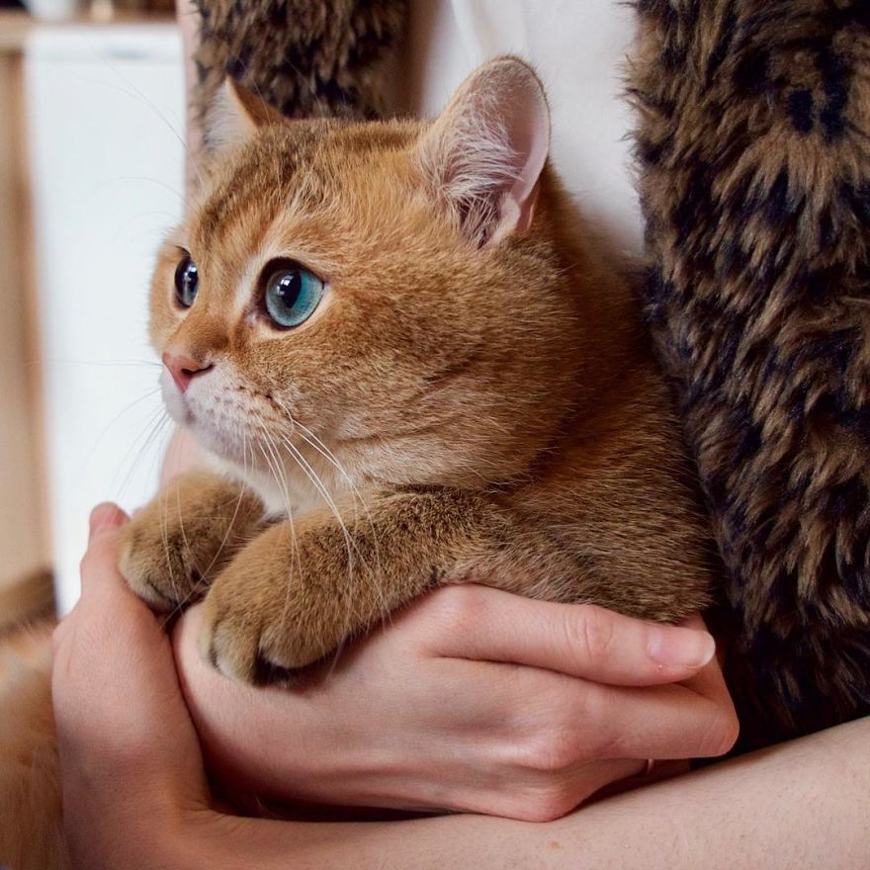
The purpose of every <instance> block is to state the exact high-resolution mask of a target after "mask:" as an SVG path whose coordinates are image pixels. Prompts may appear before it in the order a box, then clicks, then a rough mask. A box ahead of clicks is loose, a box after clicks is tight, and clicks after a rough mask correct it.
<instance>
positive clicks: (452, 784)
mask: <svg viewBox="0 0 870 870" xmlns="http://www.w3.org/2000/svg"><path fill="white" fill-rule="evenodd" d="M696 624H697V626H698V628H703V623H701V622H700V620H697V623H696ZM198 629H199V611H198V608H193V609H192V610H191V611H189V612H188V613H187V614H186V615H185V617H184V618H183V619H182V621H181V622H180V624H179V626H178V627H177V630H176V634H175V653H176V662H177V666H178V671H179V675H180V678H181V684H182V689H183V691H184V693H185V696H186V698H187V702H188V706H189V708H190V710H191V714H192V716H193V718H194V720H195V722H196V724H197V730H198V731H199V734H200V738H201V740H202V743H203V747H204V749H205V751H206V755H207V757H208V759H209V767H210V768H212V769H214V770H216V771H217V772H218V773H219V774H220V775H221V776H222V778H223V779H224V780H225V781H226V782H228V783H230V784H231V786H232V787H235V788H236V789H240V790H242V791H245V792H247V791H254V792H257V793H259V794H260V795H262V796H265V797H269V798H272V799H276V800H282V801H287V802H306V803H309V802H313V803H323V804H332V805H342V806H376V807H388V808H396V809H411V810H428V809H448V810H456V811H471V812H479V813H485V814H489V815H502V816H507V817H511V818H517V819H526V820H546V819H553V818H557V817H559V816H561V815H564V814H565V813H567V812H569V811H570V810H571V809H573V808H574V807H575V806H577V805H578V804H579V803H581V802H582V801H583V800H584V799H586V798H588V797H589V796H590V795H592V794H594V793H595V792H597V791H598V790H599V789H601V788H602V787H604V786H606V785H608V784H611V783H613V782H616V781H619V780H622V779H624V778H626V777H629V776H631V775H633V774H636V773H638V772H640V771H642V770H643V769H645V767H646V759H650V758H654V759H686V758H693V757H700V756H714V755H718V754H721V753H724V752H726V751H727V750H728V749H729V748H730V747H731V746H732V745H733V742H734V740H735V739H736V735H737V720H736V716H735V713H734V708H733V705H732V703H731V700H730V697H729V695H728V691H727V689H726V687H725V684H724V681H723V679H722V675H721V672H720V670H719V667H718V664H717V663H716V661H715V659H714V658H713V640H712V638H711V637H710V636H709V635H708V634H707V633H706V632H703V631H700V630H689V629H686V628H674V627H669V626H653V625H650V624H647V623H644V622H640V621H637V620H632V619H629V618H627V617H623V616H619V615H617V614H614V613H611V612H608V611H606V610H602V609H601V608H596V607H585V606H578V605H559V604H550V603H545V602H537V601H531V600H528V599H524V598H519V597H517V596H514V595H510V594H508V593H505V592H500V591H497V590H493V589H488V588H484V587H480V586H456V587H450V588H447V589H443V590H439V591H437V592H435V593H433V594H431V595H429V596H428V597H426V598H424V599H423V600H421V601H419V602H418V603H416V604H415V605H414V606H412V607H411V608H409V609H407V610H406V611H404V612H402V613H400V614H396V615H394V617H393V620H392V624H391V625H388V626H386V627H384V628H381V629H379V630H376V631H374V632H372V633H371V634H370V635H369V636H368V637H366V638H363V639H362V640H361V641H359V642H358V643H356V644H355V645H353V646H351V647H350V648H348V649H346V650H345V651H344V652H343V653H342V655H341V657H340V658H339V659H338V660H337V662H335V663H334V664H332V665H329V664H327V665H325V666H324V667H323V669H322V671H321V673H320V674H319V675H315V677H314V678H313V679H312V680H311V681H310V682H307V683H305V684H304V685H303V686H301V687H299V688H297V689H294V690H292V691H288V690H285V689H281V688H277V687H273V688H268V689H252V688H249V687H246V686H243V685H240V684H238V683H235V682H233V681H231V680H228V679H226V678H224V677H222V676H221V675H220V674H219V673H218V672H216V671H215V670H214V669H212V668H211V667H209V666H208V665H207V664H205V663H204V662H203V661H202V659H201V658H200V655H199V652H198V648H197V633H198ZM656 644H657V646H656ZM654 649H655V650H656V652H655V653H654V654H653V652H652V651H653V650H654Z"/></svg>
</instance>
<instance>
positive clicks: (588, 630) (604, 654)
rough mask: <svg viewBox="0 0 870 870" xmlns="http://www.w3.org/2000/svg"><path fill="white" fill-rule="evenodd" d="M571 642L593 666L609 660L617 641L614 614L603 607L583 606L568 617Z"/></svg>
mask: <svg viewBox="0 0 870 870" xmlns="http://www.w3.org/2000/svg"><path fill="white" fill-rule="evenodd" d="M568 632H569V638H568V640H569V642H571V643H572V644H573V645H574V647H575V648H578V649H579V651H580V654H581V655H582V656H583V657H584V658H585V659H586V660H587V661H588V662H589V663H590V664H592V665H593V666H594V665H599V664H601V663H603V662H605V661H606V660H607V658H608V657H609V656H610V654H611V652H612V651H613V647H614V644H615V642H616V627H615V624H614V619H613V615H612V614H611V613H608V612H607V611H606V610H604V609H603V608H601V607H594V606H585V605H584V606H582V607H581V608H578V611H577V612H575V613H573V614H571V616H570V617H569V619H568Z"/></svg>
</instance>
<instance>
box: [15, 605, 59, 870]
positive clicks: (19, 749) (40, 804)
mask: <svg viewBox="0 0 870 870" xmlns="http://www.w3.org/2000/svg"><path fill="white" fill-rule="evenodd" d="M0 612H4V611H3V607H2V603H0ZM4 622H6V624H7V626H8V621H7V620H5V619H4ZM53 627H54V625H53V623H52V622H50V621H48V620H44V621H43V622H41V623H39V624H36V625H32V626H29V627H25V628H19V629H17V630H10V629H8V628H7V631H6V633H5V636H4V637H2V639H0V807H2V811H0V866H2V865H6V866H8V867H11V868H14V870H61V868H65V867H66V866H67V858H66V854H65V849H64V845H63V842H64V841H63V834H62V827H61V789H60V765H59V763H58V755H57V738H56V732H55V727H54V715H53V713H52V707H51V631H52V629H53Z"/></svg>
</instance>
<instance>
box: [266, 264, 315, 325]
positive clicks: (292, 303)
mask: <svg viewBox="0 0 870 870" xmlns="http://www.w3.org/2000/svg"><path fill="white" fill-rule="evenodd" d="M263 287H264V290H263V302H264V305H265V307H266V313H267V314H268V315H269V317H270V318H271V320H272V322H273V323H274V325H275V326H277V327H278V328H279V329H292V328H293V327H294V326H299V325H300V324H302V323H305V321H306V320H308V318H309V317H311V315H312V314H314V310H315V309H316V308H317V306H318V304H319V303H320V300H321V299H322V298H323V281H322V280H321V279H320V278H318V277H317V275H315V274H314V273H313V272H311V271H309V270H308V269H306V268H305V267H304V266H300V265H299V264H298V263H294V262H293V261H292V260H279V261H277V262H275V263H272V264H270V265H269V266H268V267H267V268H266V271H265V272H264V273H263Z"/></svg>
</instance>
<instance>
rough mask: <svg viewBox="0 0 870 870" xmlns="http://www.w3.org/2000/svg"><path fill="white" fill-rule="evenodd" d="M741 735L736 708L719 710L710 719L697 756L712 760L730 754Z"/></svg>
mask: <svg viewBox="0 0 870 870" xmlns="http://www.w3.org/2000/svg"><path fill="white" fill-rule="evenodd" d="M739 734H740V722H739V720H738V719H737V714H736V712H735V711H734V708H733V707H731V708H730V709H729V710H727V711H722V710H719V709H717V710H716V711H715V713H713V714H712V715H711V717H710V720H709V722H708V724H707V727H706V728H705V729H704V733H703V735H702V737H701V740H700V743H699V746H698V752H697V755H698V756H699V757H702V758H712V757H715V756H717V755H724V754H725V753H726V752H729V751H730V750H731V749H732V748H733V747H734V744H735V743H736V742H737V737H738V736H739Z"/></svg>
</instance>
